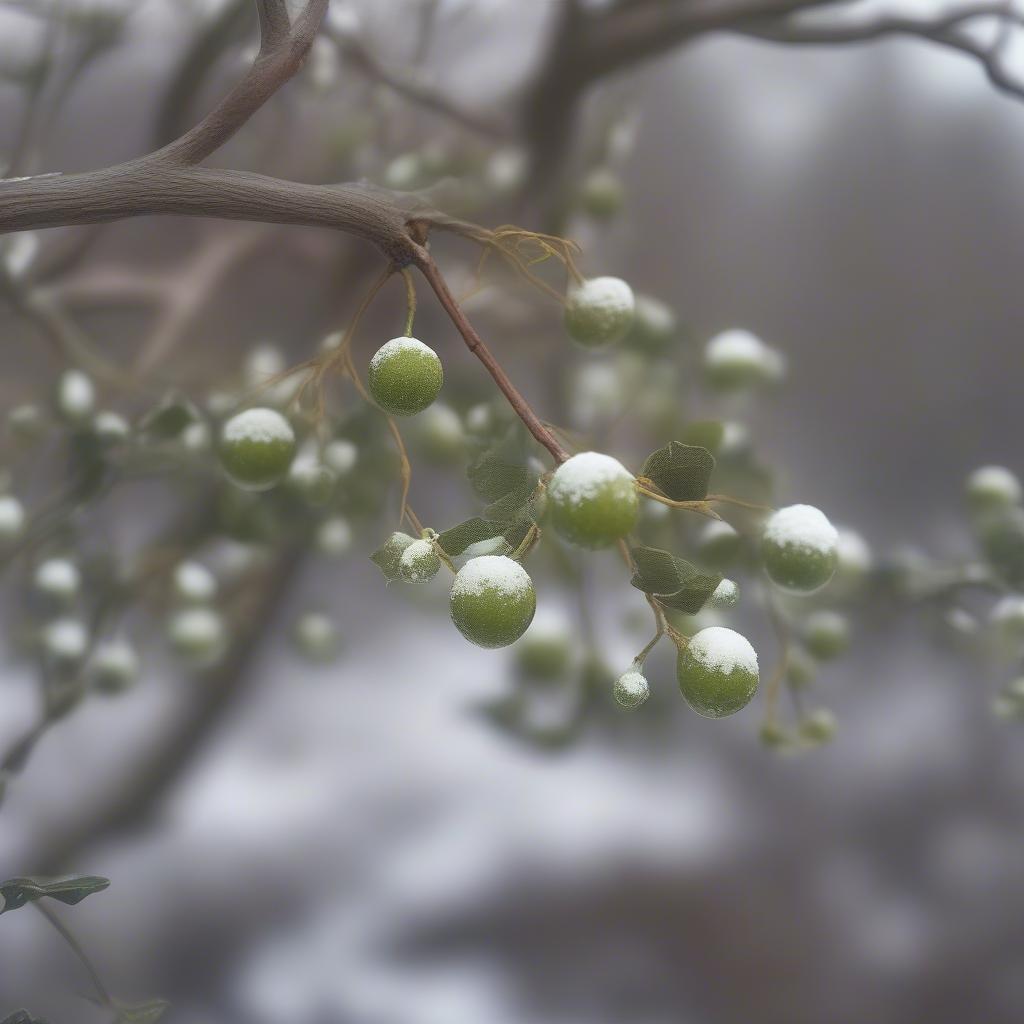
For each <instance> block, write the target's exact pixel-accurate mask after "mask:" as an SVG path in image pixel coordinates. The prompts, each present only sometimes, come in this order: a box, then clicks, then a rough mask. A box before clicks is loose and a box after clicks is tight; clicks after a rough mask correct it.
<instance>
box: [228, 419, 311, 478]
mask: <svg viewBox="0 0 1024 1024" xmlns="http://www.w3.org/2000/svg"><path fill="white" fill-rule="evenodd" d="M294 455H295V432H294V431H293V430H292V427H291V424H290V423H289V422H288V421H287V420H286V419H285V418H284V416H282V415H281V414H280V413H279V412H278V411H277V410H276V409H268V408H266V407H259V408H255V409H246V410H245V411H244V412H240V413H238V414H237V415H235V416H232V417H231V419H229V420H228V421H227V423H225V424H224V428H223V430H222V431H221V441H220V460H221V465H222V466H223V467H224V471H225V473H227V475H228V477H229V478H230V479H231V480H232V481H233V482H234V483H235V484H237V485H238V486H239V487H242V488H244V489H245V490H249V491H266V490H269V489H270V488H271V487H274V486H275V485H277V484H278V483H280V482H281V480H283V479H284V477H285V476H286V475H287V473H288V469H289V467H290V466H291V464H292V458H293V457H294Z"/></svg>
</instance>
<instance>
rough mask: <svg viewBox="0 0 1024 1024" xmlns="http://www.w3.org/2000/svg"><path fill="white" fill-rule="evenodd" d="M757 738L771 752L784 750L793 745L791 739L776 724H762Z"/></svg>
mask: <svg viewBox="0 0 1024 1024" xmlns="http://www.w3.org/2000/svg"><path fill="white" fill-rule="evenodd" d="M758 738H759V739H760V740H761V743H763V744H764V746H766V747H768V748H770V749H772V750H785V749H786V748H788V747H792V745H793V737H792V736H791V735H790V734H789V733H788V732H786V730H785V729H783V728H782V726H781V725H779V723H778V722H771V721H770V722H764V723H763V724H762V725H761V728H760V729H759V730H758Z"/></svg>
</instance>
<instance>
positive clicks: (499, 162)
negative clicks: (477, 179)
mask: <svg viewBox="0 0 1024 1024" xmlns="http://www.w3.org/2000/svg"><path fill="white" fill-rule="evenodd" d="M528 163H529V160H528V159H527V156H526V153H525V151H524V150H522V149H519V148H515V147H506V148H504V149H499V150H497V151H495V152H494V153H492V154H491V155H490V157H489V158H488V160H487V165H486V167H485V168H484V176H485V178H486V180H487V184H488V186H489V187H490V188H491V189H492V190H493V191H494V192H496V193H498V194H499V195H509V194H511V193H512V192H514V191H515V190H516V189H517V188H518V187H519V186H520V185H522V183H523V181H524V180H525V179H526V172H527V165H528Z"/></svg>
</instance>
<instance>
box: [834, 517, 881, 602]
mask: <svg viewBox="0 0 1024 1024" xmlns="http://www.w3.org/2000/svg"><path fill="white" fill-rule="evenodd" d="M837 531H838V534H839V537H838V540H837V543H836V552H837V555H838V561H837V564H836V574H835V577H834V578H833V580H832V582H831V583H830V584H829V594H830V596H832V597H834V598H839V599H847V598H850V597H853V596H855V595H856V594H858V593H860V592H861V591H862V590H863V588H864V585H865V583H866V582H867V578H868V574H869V573H870V572H871V567H872V555H871V548H870V547H868V543H867V541H865V540H864V538H863V537H862V536H861V535H860V534H859V533H857V532H856V531H854V530H850V529H846V528H844V527H842V526H840V527H837Z"/></svg>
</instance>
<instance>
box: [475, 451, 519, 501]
mask: <svg viewBox="0 0 1024 1024" xmlns="http://www.w3.org/2000/svg"><path fill="white" fill-rule="evenodd" d="M467 476H468V477H469V482H470V484H472V486H473V490H474V491H476V493H477V494H478V495H480V497H481V498H484V499H485V500H486V501H497V500H498V499H499V498H503V497H505V495H507V494H508V493H509V492H512V491H526V492H527V493H528V492H529V491H531V490H532V489H533V485H534V483H535V481H536V477H535V475H534V474H532V473H531V472H530V471H529V470H528V469H527V468H526V467H525V466H521V465H517V464H515V463H512V462H509V461H508V460H507V459H505V458H503V457H502V456H500V455H498V454H497V453H495V452H493V451H486V452H484V453H483V455H481V456H480V457H479V458H478V459H477V460H476V461H475V462H474V463H473V464H472V465H471V466H470V467H469V469H468V471H467Z"/></svg>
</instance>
